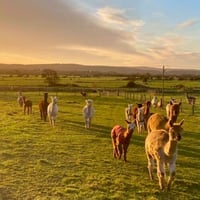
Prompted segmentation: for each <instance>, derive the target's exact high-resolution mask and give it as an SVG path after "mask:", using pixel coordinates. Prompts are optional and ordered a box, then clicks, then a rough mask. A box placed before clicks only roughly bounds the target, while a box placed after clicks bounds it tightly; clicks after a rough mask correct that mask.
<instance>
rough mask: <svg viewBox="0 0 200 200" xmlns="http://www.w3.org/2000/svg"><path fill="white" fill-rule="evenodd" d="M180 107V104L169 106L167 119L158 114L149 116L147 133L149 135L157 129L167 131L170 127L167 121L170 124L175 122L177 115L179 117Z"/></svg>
mask: <svg viewBox="0 0 200 200" xmlns="http://www.w3.org/2000/svg"><path fill="white" fill-rule="evenodd" d="M180 106H181V102H180V103H173V104H170V108H169V118H167V117H165V116H163V115H161V114H159V113H155V114H153V115H151V116H150V117H149V119H148V122H147V131H148V133H150V132H151V131H153V130H157V129H165V130H169V127H170V125H169V121H171V123H174V122H176V120H177V118H178V115H179V110H180Z"/></svg>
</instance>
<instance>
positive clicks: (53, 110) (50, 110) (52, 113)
mask: <svg viewBox="0 0 200 200" xmlns="http://www.w3.org/2000/svg"><path fill="white" fill-rule="evenodd" d="M47 114H48V118H49V123H50V125H52V126H53V127H54V126H55V121H56V117H57V114H58V105H57V98H56V96H54V97H51V103H50V104H49V105H48V107H47Z"/></svg>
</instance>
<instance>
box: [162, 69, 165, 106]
mask: <svg viewBox="0 0 200 200" xmlns="http://www.w3.org/2000/svg"><path fill="white" fill-rule="evenodd" d="M164 88H165V66H164V65H163V67H162V105H164Z"/></svg>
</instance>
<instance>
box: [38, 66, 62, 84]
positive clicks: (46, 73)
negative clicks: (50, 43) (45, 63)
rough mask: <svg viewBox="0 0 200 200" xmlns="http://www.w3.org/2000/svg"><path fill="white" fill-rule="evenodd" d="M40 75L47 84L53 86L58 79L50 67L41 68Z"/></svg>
mask: <svg viewBox="0 0 200 200" xmlns="http://www.w3.org/2000/svg"><path fill="white" fill-rule="evenodd" d="M42 77H44V78H45V82H47V83H48V86H55V85H56V84H57V83H58V80H59V77H58V74H57V72H56V71H54V70H51V69H45V70H43V72H42Z"/></svg>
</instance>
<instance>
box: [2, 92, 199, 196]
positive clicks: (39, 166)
mask: <svg viewBox="0 0 200 200" xmlns="http://www.w3.org/2000/svg"><path fill="white" fill-rule="evenodd" d="M25 95H26V96H27V97H29V99H31V100H32V101H33V114H32V115H31V116H27V115H23V112H22V108H20V107H18V105H17V102H16V93H15V92H1V94H0V105H1V108H2V109H1V115H0V121H1V126H0V138H1V145H0V159H1V164H0V177H1V186H0V199H55V200H65V199H74V200H88V199H94V200H98V199H99V200H102V199H109V200H110V199H113V200H123V199H124V200H126V199H136V200H143V199H147V200H150V199H151V200H161V199H162V200H168V199H171V200H182V199H187V200H198V199H200V194H199V185H200V175H199V166H200V161H199V141H200V135H199V128H198V126H197V125H198V124H199V120H200V117H199V116H200V104H199V101H197V103H196V105H195V114H194V115H192V114H191V105H189V104H187V103H186V101H184V100H183V102H182V110H181V113H180V116H179V119H178V120H180V119H182V118H184V119H185V122H184V125H183V127H184V133H183V137H182V140H181V141H180V144H179V149H178V151H179V153H178V159H177V173H176V179H175V182H174V184H173V186H172V190H171V191H170V192H167V191H160V190H159V186H158V180H157V178H156V171H155V180H154V181H150V180H149V177H148V171H147V160H146V157H145V152H144V140H145V137H146V134H147V133H146V132H145V133H143V134H138V133H137V131H136V130H135V132H134V135H133V137H132V140H131V143H130V146H129V149H128V154H127V158H128V162H127V163H124V162H123V161H122V160H115V159H113V157H112V144H111V138H110V130H111V128H112V127H113V126H114V125H115V124H121V125H123V126H125V122H124V108H125V107H126V106H127V104H128V103H133V104H135V103H136V101H133V100H131V99H125V98H124V96H123V95H119V96H101V97H100V96H99V95H98V94H96V93H91V94H90V93H89V94H88V96H87V98H91V99H93V100H94V108H95V116H94V119H93V122H92V128H91V129H90V130H87V129H85V128H84V123H83V118H82V108H83V106H84V105H85V99H84V98H83V97H82V96H81V95H80V94H79V93H75V92H73V93H57V97H58V106H59V114H58V117H57V120H56V127H55V128H52V127H50V125H49V123H48V122H43V121H41V120H40V117H39V110H38V102H39V101H40V100H41V99H42V98H43V95H42V94H40V95H39V94H38V92H29V93H26V94H25ZM52 95H55V94H54V93H49V97H50V96H52ZM146 95H148V94H146ZM170 97H171V95H169V96H166V99H167V98H168V99H169V98H170ZM197 97H198V99H199V97H200V96H197ZM175 98H176V99H180V98H181V96H176V97H175ZM151 112H160V113H163V114H164V113H165V110H164V109H163V110H162V109H157V108H156V109H154V108H151Z"/></svg>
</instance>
